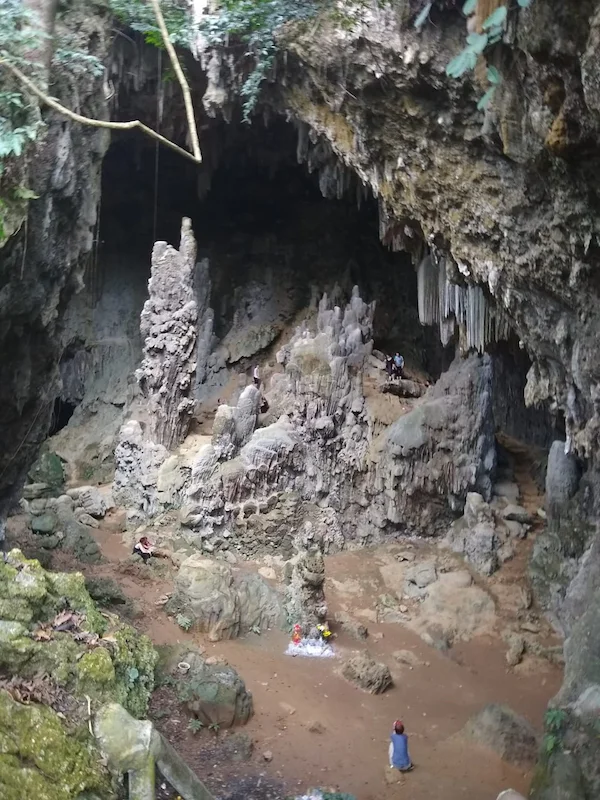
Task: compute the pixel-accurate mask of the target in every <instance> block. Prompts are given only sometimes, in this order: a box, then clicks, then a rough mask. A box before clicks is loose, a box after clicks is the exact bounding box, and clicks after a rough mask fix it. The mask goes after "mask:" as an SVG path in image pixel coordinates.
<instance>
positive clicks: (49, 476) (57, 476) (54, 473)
mask: <svg viewBox="0 0 600 800" xmlns="http://www.w3.org/2000/svg"><path fill="white" fill-rule="evenodd" d="M28 478H29V481H30V482H31V483H45V484H46V485H47V486H48V487H49V489H50V490H52V493H54V494H55V493H56V492H57V491H58V490H60V489H61V488H62V487H63V486H64V483H65V471H64V467H63V462H62V461H61V460H60V458H59V457H58V456H57V455H56V453H52V452H51V451H46V452H45V453H42V454H41V455H40V457H39V458H38V460H37V461H36V462H35V464H34V465H33V467H32V468H31V469H30V470H29V473H28Z"/></svg>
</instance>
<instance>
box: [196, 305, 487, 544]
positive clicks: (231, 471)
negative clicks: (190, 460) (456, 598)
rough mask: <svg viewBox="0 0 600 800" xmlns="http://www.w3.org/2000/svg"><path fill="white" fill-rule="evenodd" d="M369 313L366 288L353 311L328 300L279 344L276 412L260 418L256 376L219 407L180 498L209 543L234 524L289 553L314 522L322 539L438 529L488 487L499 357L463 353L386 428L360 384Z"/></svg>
mask: <svg viewBox="0 0 600 800" xmlns="http://www.w3.org/2000/svg"><path fill="white" fill-rule="evenodd" d="M372 315H373V308H372V307H371V306H368V305H366V304H365V303H364V302H363V301H362V300H361V299H360V297H359V295H358V291H357V290H355V291H354V294H353V297H352V299H351V301H350V303H349V304H348V305H347V307H346V309H345V310H344V311H342V309H341V308H340V307H334V308H331V306H330V304H329V302H328V299H327V297H324V298H323V299H322V301H321V303H320V305H319V311H318V315H317V319H316V324H315V329H313V330H311V329H310V328H309V327H308V326H302V327H300V328H299V329H298V330H297V331H296V333H295V334H294V336H293V337H292V339H291V340H290V342H289V343H288V344H287V345H285V347H284V348H282V350H281V351H280V352H279V353H278V356H277V357H278V360H279V361H280V363H281V364H282V366H283V367H284V371H283V372H282V373H276V374H274V375H273V376H272V378H271V381H270V384H269V386H267V387H266V389H265V393H266V395H265V396H266V398H267V400H268V402H269V406H270V410H269V416H270V418H271V419H273V420H275V421H273V422H271V424H268V425H266V427H262V428H257V429H256V430H253V428H254V425H255V424H256V410H257V403H258V392H256V390H255V389H254V387H248V388H247V389H245V390H244V392H243V393H242V396H241V397H240V400H239V402H238V405H237V406H236V407H235V408H234V407H229V406H221V407H220V408H219V411H218V413H217V416H216V419H215V426H214V429H213V440H212V444H211V446H206V447H204V448H203V449H202V450H200V452H199V453H198V456H197V458H196V461H195V463H194V465H193V468H192V474H191V481H190V485H189V489H188V492H187V493H188V499H187V502H186V503H185V505H184V507H183V509H182V522H183V524H184V525H185V526H186V527H188V528H191V529H192V530H195V531H197V532H198V535H199V536H200V538H201V539H202V541H203V542H205V541H207V542H209V543H210V544H211V546H212V543H213V542H214V540H215V539H217V540H220V541H221V542H222V541H223V536H224V535H225V533H227V536H226V539H227V541H228V543H231V542H234V543H235V545H236V546H239V548H240V549H242V550H243V551H244V552H247V553H249V554H252V553H255V552H261V549H273V548H281V549H282V550H283V551H284V552H285V553H290V550H291V549H293V546H294V539H295V537H297V536H298V535H304V533H302V532H303V531H304V530H305V526H306V525H309V526H310V531H311V533H310V540H311V541H312V540H315V541H318V542H320V545H321V546H322V548H323V549H324V550H325V551H327V550H328V549H330V548H337V547H340V546H341V545H343V543H344V541H345V540H346V541H357V542H361V543H366V542H369V541H378V540H379V539H380V538H383V537H384V536H385V535H386V533H389V532H392V531H397V530H398V529H400V530H402V531H406V532H413V533H417V532H418V533H425V534H427V535H431V534H435V533H438V532H440V531H441V530H443V529H444V528H445V527H446V525H447V524H449V523H450V520H451V518H452V512H451V509H452V508H454V509H461V508H462V505H463V504H464V500H465V497H466V494H467V492H468V491H471V490H473V489H475V488H477V489H479V491H481V492H483V493H484V494H485V495H486V496H488V497H489V496H491V479H490V474H491V472H492V470H493V468H494V463H495V455H494V453H495V450H494V438H493V421H492V419H491V416H490V410H491V409H490V401H489V398H490V394H489V391H490V383H489V381H490V377H491V362H490V361H489V359H486V358H483V359H481V358H479V357H476V356H475V357H472V358H471V359H467V360H466V361H457V362H456V364H455V365H453V368H452V369H451V370H450V371H449V372H448V373H446V374H445V375H444V376H443V377H442V379H441V381H440V382H439V383H438V384H437V385H436V386H435V387H434V388H432V389H430V390H429V392H428V394H427V395H426V396H425V397H424V398H423V400H422V401H421V402H420V403H419V404H418V405H416V406H415V407H414V409H413V410H412V411H409V412H408V413H406V414H405V415H404V416H401V417H400V418H399V419H398V420H397V421H396V422H395V423H394V424H393V425H391V426H390V427H389V428H388V429H387V430H384V431H382V432H379V431H377V432H376V428H375V423H374V420H373V417H372V415H371V413H370V410H369V404H368V402H367V401H366V400H365V395H364V388H363V380H364V374H365V373H364V370H365V366H366V362H367V359H368V356H369V354H370V353H371V350H372V340H371V332H372ZM242 420H243V422H242ZM455 452H460V453H461V455H460V457H459V458H455V455H454V453H455ZM291 518H292V519H293V520H294V522H293V523H292V525H290V524H289V520H290V519H291Z"/></svg>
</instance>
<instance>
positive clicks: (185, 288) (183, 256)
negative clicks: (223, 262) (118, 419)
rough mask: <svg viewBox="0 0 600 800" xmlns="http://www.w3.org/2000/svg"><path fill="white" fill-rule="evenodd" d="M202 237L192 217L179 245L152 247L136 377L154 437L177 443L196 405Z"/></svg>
mask: <svg viewBox="0 0 600 800" xmlns="http://www.w3.org/2000/svg"><path fill="white" fill-rule="evenodd" d="M195 270H196V240H195V239H194V233H193V231H192V228H191V223H190V220H189V219H184V220H183V223H182V227H181V244H180V246H179V250H175V249H174V248H173V247H171V246H170V245H168V244H167V243H166V242H157V243H156V244H155V245H154V250H153V251H152V277H151V278H150V281H149V282H148V290H149V295H150V296H149V297H148V300H147V301H146V303H145V304H144V310H143V311H142V316H141V326H140V327H141V332H142V335H143V336H144V337H145V342H144V360H143V361H142V364H141V366H140V368H139V369H138V370H137V371H136V377H137V379H138V382H139V384H140V387H141V388H142V391H143V392H144V395H145V396H146V397H147V399H148V411H149V417H150V438H151V439H152V441H154V442H156V443H158V444H161V445H164V446H165V447H166V448H171V447H173V446H176V445H178V444H179V443H180V442H182V441H183V440H184V439H185V437H186V435H187V432H188V429H189V425H190V420H191V415H192V412H193V410H194V400H193V389H194V381H193V376H194V373H195V371H196V366H197V340H198V329H197V328H198V306H197V303H196V295H195V290H194V274H195Z"/></svg>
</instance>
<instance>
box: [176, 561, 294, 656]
mask: <svg viewBox="0 0 600 800" xmlns="http://www.w3.org/2000/svg"><path fill="white" fill-rule="evenodd" d="M166 610H167V611H169V612H170V613H172V614H181V615H182V616H185V617H186V619H187V620H189V625H190V626H193V627H194V628H196V629H197V630H199V631H204V632H206V633H207V634H208V638H209V639H210V640H211V641H213V642H216V641H220V640H221V639H232V638H235V637H237V636H241V635H243V634H245V633H249V632H250V631H252V630H254V631H259V632H260V631H261V630H263V629H266V628H273V627H274V628H277V627H281V625H282V624H283V622H284V614H283V607H282V600H281V598H280V597H279V595H278V594H277V592H275V591H274V590H273V589H271V588H270V587H269V586H268V585H267V584H266V583H265V582H264V581H263V580H262V578H260V576H258V575H254V574H237V572H234V571H233V570H232V569H231V567H229V566H227V565H226V564H221V563H219V562H218V561H214V560H211V559H208V558H204V557H203V556H201V555H199V554H198V555H193V556H190V557H189V558H187V559H186V560H185V561H184V562H183V564H182V565H181V567H180V568H179V572H178V573H177V576H176V578H175V586H174V592H173V595H172V597H171V598H170V600H169V602H168V603H167V605H166Z"/></svg>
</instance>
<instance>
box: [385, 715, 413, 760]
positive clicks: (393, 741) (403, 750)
mask: <svg viewBox="0 0 600 800" xmlns="http://www.w3.org/2000/svg"><path fill="white" fill-rule="evenodd" d="M388 755H389V760H390V768H391V769H398V770H400V772H410V770H411V769H412V768H413V764H412V761H411V760H410V756H409V755H408V736H407V735H406V734H405V733H404V725H403V724H402V722H401V721H400V720H399V719H397V720H396V721H395V722H394V730H393V731H392V734H391V736H390V746H389V750H388Z"/></svg>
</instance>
